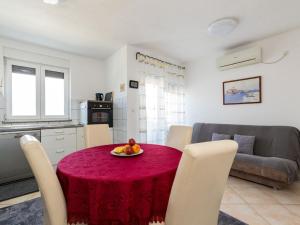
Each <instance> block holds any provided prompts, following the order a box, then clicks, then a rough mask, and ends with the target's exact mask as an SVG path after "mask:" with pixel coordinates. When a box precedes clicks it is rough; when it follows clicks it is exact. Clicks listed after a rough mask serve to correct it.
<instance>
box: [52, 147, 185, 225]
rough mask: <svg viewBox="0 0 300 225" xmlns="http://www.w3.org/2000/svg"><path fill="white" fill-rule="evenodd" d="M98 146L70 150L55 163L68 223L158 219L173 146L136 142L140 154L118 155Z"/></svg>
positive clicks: (131, 224)
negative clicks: (72, 151) (138, 143)
mask: <svg viewBox="0 0 300 225" xmlns="http://www.w3.org/2000/svg"><path fill="white" fill-rule="evenodd" d="M117 146H120V145H104V146H98V147H93V148H88V149H83V150H80V151H77V152H74V153H72V154H70V155H68V156H66V157H65V158H63V159H62V160H61V161H60V162H59V164H58V166H57V176H58V179H59V181H60V184H61V186H62V189H63V192H64V196H65V199H66V204H67V214H68V223H69V224H73V223H74V224H76V223H85V224H89V225H148V224H149V222H162V221H164V218H165V214H166V210H167V205H168V200H169V196H170V192H171V188H172V184H173V180H174V178H175V174H176V170H177V167H178V164H179V161H180V158H181V154H182V153H181V152H180V151H179V150H177V149H175V148H171V147H167V146H162V145H153V144H141V148H142V149H143V150H144V152H143V154H140V155H137V156H132V157H120V156H114V155H112V154H111V151H112V150H113V149H114V148H115V147H117Z"/></svg>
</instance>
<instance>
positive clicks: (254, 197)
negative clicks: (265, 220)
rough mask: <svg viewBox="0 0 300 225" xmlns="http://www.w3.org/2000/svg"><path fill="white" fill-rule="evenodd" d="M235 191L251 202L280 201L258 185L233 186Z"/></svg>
mask: <svg viewBox="0 0 300 225" xmlns="http://www.w3.org/2000/svg"><path fill="white" fill-rule="evenodd" d="M232 189H233V190H234V191H235V192H237V193H238V194H239V196H240V197H241V198H242V199H243V200H245V201H246V202H247V203H249V204H266V203H273V204H275V203H278V202H277V201H276V199H274V198H273V197H272V196H271V195H269V194H268V193H265V192H264V191H262V190H261V188H256V187H233V188H232Z"/></svg>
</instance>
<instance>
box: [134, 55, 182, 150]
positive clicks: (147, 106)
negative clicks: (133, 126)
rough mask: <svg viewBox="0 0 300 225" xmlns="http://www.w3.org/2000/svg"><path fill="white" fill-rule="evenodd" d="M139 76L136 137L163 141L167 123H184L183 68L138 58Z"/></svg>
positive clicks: (146, 141) (143, 140) (159, 142)
mask: <svg viewBox="0 0 300 225" xmlns="http://www.w3.org/2000/svg"><path fill="white" fill-rule="evenodd" d="M138 61H139V67H138V73H139V77H140V88H139V95H140V102H139V109H140V112H139V136H140V137H139V138H140V142H143V143H155V144H164V143H165V138H166V135H167V132H168V129H169V126H170V125H174V124H184V122H185V105H184V102H185V101H184V98H185V93H184V68H182V67H178V66H172V65H169V64H166V63H163V62H160V61H157V60H155V59H151V58H146V57H142V58H138Z"/></svg>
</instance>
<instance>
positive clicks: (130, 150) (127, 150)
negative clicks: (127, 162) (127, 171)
mask: <svg viewBox="0 0 300 225" xmlns="http://www.w3.org/2000/svg"><path fill="white" fill-rule="evenodd" d="M124 153H125V154H127V155H131V154H133V153H134V151H133V149H132V147H131V146H128V147H126V149H125V150H124Z"/></svg>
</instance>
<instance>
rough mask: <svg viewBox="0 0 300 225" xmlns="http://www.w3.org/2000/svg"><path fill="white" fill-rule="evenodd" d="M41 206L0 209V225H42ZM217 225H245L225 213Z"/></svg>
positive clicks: (37, 202) (31, 203) (27, 204)
mask: <svg viewBox="0 0 300 225" xmlns="http://www.w3.org/2000/svg"><path fill="white" fill-rule="evenodd" d="M42 218H43V205H42V201H41V199H40V198H36V199H33V200H30V201H27V202H23V203H20V204H17V205H13V206H9V207H6V208H2V209H0V225H42V224H43V222H42V221H43V219H42ZM218 225H247V224H246V223H243V222H241V221H239V220H238V219H235V218H234V217H232V216H229V215H227V214H226V213H223V212H220V215H219V222H218Z"/></svg>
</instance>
